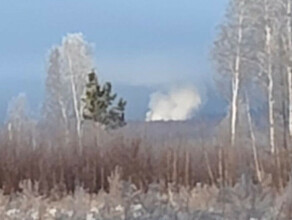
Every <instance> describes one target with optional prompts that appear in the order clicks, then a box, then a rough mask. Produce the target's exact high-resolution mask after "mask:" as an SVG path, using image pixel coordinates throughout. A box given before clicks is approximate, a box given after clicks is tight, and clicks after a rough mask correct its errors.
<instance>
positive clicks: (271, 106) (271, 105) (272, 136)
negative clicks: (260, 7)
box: [265, 19, 275, 154]
mask: <svg viewBox="0 0 292 220" xmlns="http://www.w3.org/2000/svg"><path fill="white" fill-rule="evenodd" d="M266 21H268V19H266ZM265 31H266V54H267V77H268V114H269V141H270V148H271V153H272V154H273V153H275V126H274V125H275V123H274V98H273V92H274V81H273V75H272V71H273V70H272V57H271V56H272V53H271V52H272V49H271V38H272V29H271V27H270V26H269V25H268V24H266V25H265Z"/></svg>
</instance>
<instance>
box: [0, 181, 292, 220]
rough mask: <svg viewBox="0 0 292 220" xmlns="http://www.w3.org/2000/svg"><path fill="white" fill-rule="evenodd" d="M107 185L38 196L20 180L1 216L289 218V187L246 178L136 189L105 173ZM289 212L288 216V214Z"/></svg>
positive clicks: (4, 200)
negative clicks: (274, 187)
mask: <svg viewBox="0 0 292 220" xmlns="http://www.w3.org/2000/svg"><path fill="white" fill-rule="evenodd" d="M109 181H110V191H109V192H108V193H106V192H104V191H100V192H99V193H98V194H89V193H87V192H86V191H85V190H83V189H82V188H78V189H77V190H76V192H75V194H74V195H63V196H61V194H59V193H58V192H57V191H56V192H53V193H52V194H51V195H50V196H46V197H45V196H40V195H39V194H38V193H37V192H36V191H37V185H35V186H32V184H31V183H30V182H29V181H26V182H24V183H23V184H22V186H21V187H22V189H23V191H22V193H19V194H14V195H10V196H4V195H1V197H0V219H3V220H6V219H7V220H10V219H13V220H38V219H42V220H55V219H56V220H71V219H72V220H101V219H105V220H122V219H127V220H132V219H133V220H134V219H139V220H142V219H143V220H146V219H147V220H148V219H149V220H152V219H153V220H158V219H161V220H170V219H177V220H189V219H190V220H191V219H201V220H212V219H214V220H217V219H218V220H219V219H234V220H241V219H242V220H246V219H248V220H257V219H258V220H260V219H267V220H270V219H271V220H272V219H291V213H290V212H291V211H290V209H291V207H292V202H291V201H292V193H291V192H292V191H291V187H290V186H288V187H287V188H286V190H284V191H283V192H282V193H279V192H275V191H274V190H272V189H271V188H269V187H268V185H269V183H268V180H267V181H266V182H265V183H264V184H263V186H262V187H259V186H255V185H253V184H252V183H251V182H250V181H249V180H248V179H247V178H244V177H243V178H242V179H241V180H239V182H238V184H236V185H235V186H234V187H222V188H221V189H219V188H218V187H216V186H203V185H200V184H198V185H197V186H196V187H195V188H193V189H187V188H184V187H178V186H174V185H172V184H169V187H168V189H165V187H164V185H159V184H152V185H150V186H149V189H148V191H147V192H141V191H139V190H138V189H136V187H135V186H133V185H131V184H130V183H127V182H123V181H120V180H119V176H113V177H112V178H110V179H109ZM289 215H290V216H289Z"/></svg>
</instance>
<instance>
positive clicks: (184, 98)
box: [146, 86, 201, 121]
mask: <svg viewBox="0 0 292 220" xmlns="http://www.w3.org/2000/svg"><path fill="white" fill-rule="evenodd" d="M200 104H201V97H200V95H199V94H198V92H197V90H196V89H195V88H194V87H191V86H189V87H184V88H176V89H172V90H170V91H169V92H168V93H162V92H156V93H153V94H152V95H151V97H150V103H149V109H150V110H149V111H148V112H147V114H146V121H161V120H162V121H171V120H173V121H183V120H187V119H190V118H191V117H192V116H193V115H194V113H195V111H196V110H197V109H198V107H199V106H200Z"/></svg>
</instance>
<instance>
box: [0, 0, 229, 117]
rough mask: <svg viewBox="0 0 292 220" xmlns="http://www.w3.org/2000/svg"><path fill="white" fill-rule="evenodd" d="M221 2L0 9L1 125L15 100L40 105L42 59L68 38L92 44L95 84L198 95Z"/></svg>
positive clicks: (34, 2) (35, 3) (25, 4)
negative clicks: (187, 90) (189, 87)
mask: <svg viewBox="0 0 292 220" xmlns="http://www.w3.org/2000/svg"><path fill="white" fill-rule="evenodd" d="M227 2H228V1H227V0H208V1H206V0H180V1H178V0H124V1H118V0H82V1H81V0H41V1H40V0H27V1H23V0H10V1H1V4H0V30H1V34H0V82H1V83H0V92H1V93H0V119H1V118H2V119H3V117H4V116H5V113H6V107H7V103H8V101H9V100H10V99H11V98H12V97H14V96H17V95H18V94H19V93H21V92H23V93H26V94H27V97H28V99H29V100H30V101H31V102H32V105H33V106H34V107H35V108H37V107H39V106H40V105H41V99H42V97H43V94H44V82H45V77H46V63H47V62H46V61H47V58H48V51H49V49H50V48H52V46H54V45H57V44H60V43H61V40H62V37H63V36H65V35H66V34H67V33H75V32H81V33H83V35H84V36H85V39H86V40H87V41H88V42H90V43H92V44H93V46H94V56H95V61H96V69H97V70H98V74H99V76H100V77H101V78H102V79H104V80H107V81H111V82H112V83H113V84H114V85H115V84H116V85H121V86H124V87H125V86H135V87H137V86H138V87H146V88H154V87H155V88H157V87H169V86H171V85H175V84H184V83H188V84H189V83H191V84H194V85H195V86H197V87H198V88H199V89H201V87H204V85H205V84H206V83H207V84H208V83H210V81H211V78H212V73H213V72H214V70H213V69H212V63H211V61H210V54H209V53H210V48H211V46H212V42H213V40H214V38H215V36H216V33H217V28H216V27H217V26H218V25H219V24H220V22H222V19H223V17H224V13H225V9H226V6H227ZM136 96H137V97H138V96H139V94H136ZM137 97H136V98H137Z"/></svg>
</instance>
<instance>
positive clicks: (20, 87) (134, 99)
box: [0, 79, 226, 122]
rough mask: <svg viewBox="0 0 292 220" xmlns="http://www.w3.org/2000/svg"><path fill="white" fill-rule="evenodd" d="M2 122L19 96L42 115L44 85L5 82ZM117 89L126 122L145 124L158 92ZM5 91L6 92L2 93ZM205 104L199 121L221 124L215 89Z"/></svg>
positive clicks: (0, 105)
mask: <svg viewBox="0 0 292 220" xmlns="http://www.w3.org/2000/svg"><path fill="white" fill-rule="evenodd" d="M0 86H1V87H0V90H1V93H0V121H2V122H3V120H4V119H5V116H6V111H7V105H8V103H9V100H10V99H11V98H13V97H15V96H17V95H18V94H19V93H21V92H24V93H26V95H27V97H28V99H29V104H30V106H31V109H32V110H33V112H34V115H36V116H37V115H38V113H39V112H40V109H41V104H42V100H43V97H44V85H43V83H42V82H41V80H39V79H29V80H28V79H19V80H12V79H3V80H2V82H1V84H0ZM113 89H114V91H115V92H117V94H118V95H119V96H121V97H124V98H125V99H126V100H127V103H128V104H127V108H126V118H127V120H131V121H144V119H145V115H146V112H147V111H148V103H149V100H150V95H151V94H152V93H153V92H155V91H156V90H155V88H149V87H146V86H131V85H115V84H114V85H113ZM2 91H3V92H2ZM205 99H206V100H205V101H204V104H203V105H202V106H201V108H200V109H199V112H198V113H197V117H196V118H204V119H207V118H208V120H217V118H218V117H219V118H220V117H222V115H224V114H225V111H226V103H225V102H224V100H223V99H221V98H220V97H219V96H218V95H217V94H216V92H215V91H214V90H213V89H208V92H207V93H206V95H205Z"/></svg>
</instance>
